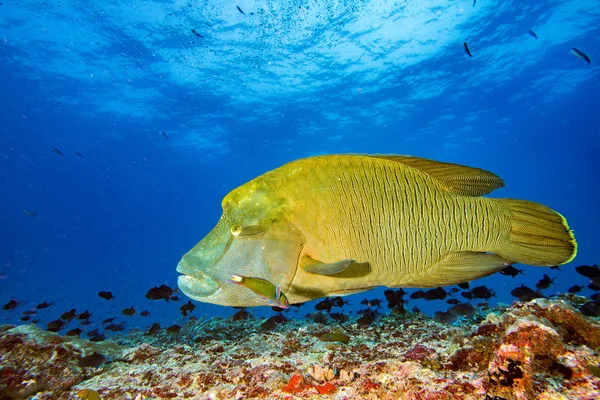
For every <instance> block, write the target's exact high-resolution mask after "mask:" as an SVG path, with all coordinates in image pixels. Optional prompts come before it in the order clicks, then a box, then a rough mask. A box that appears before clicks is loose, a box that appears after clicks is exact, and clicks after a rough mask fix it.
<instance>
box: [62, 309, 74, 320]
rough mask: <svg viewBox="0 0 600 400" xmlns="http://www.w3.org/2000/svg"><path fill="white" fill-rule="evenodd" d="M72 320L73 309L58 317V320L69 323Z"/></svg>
mask: <svg viewBox="0 0 600 400" xmlns="http://www.w3.org/2000/svg"><path fill="white" fill-rule="evenodd" d="M73 318H75V309H74V308H73V309H72V310H71V311H67V312H64V313H62V315H61V316H60V319H62V320H63V321H67V322H69V321H71V320H72V319H73Z"/></svg>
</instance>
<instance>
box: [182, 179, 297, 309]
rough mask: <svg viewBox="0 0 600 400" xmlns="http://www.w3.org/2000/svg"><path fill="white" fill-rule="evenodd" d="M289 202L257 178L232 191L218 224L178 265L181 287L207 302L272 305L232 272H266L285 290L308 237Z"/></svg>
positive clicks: (258, 274) (264, 275)
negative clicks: (291, 215)
mask: <svg viewBox="0 0 600 400" xmlns="http://www.w3.org/2000/svg"><path fill="white" fill-rule="evenodd" d="M285 207H286V202H285V199H283V198H281V197H277V196H274V195H272V193H271V191H270V190H269V189H268V188H267V186H266V185H264V184H260V183H257V182H255V181H250V182H248V183H247V184H245V185H243V186H241V187H239V188H237V189H234V190H233V191H232V192H230V193H229V194H228V195H227V196H226V197H225V198H224V199H223V202H222V208H223V214H222V215H221V218H220V219H219V221H218V223H217V225H216V226H215V227H214V228H213V229H212V230H211V231H210V232H209V233H208V235H206V237H204V239H202V240H201V241H200V242H199V243H198V244H197V245H196V246H194V247H193V248H192V249H191V250H190V251H189V252H188V253H187V254H185V255H184V256H183V258H182V259H181V261H180V262H179V264H178V265H177V272H179V273H181V274H182V275H181V276H179V278H178V282H177V283H178V286H179V288H180V289H181V291H182V292H183V293H184V294H185V295H186V296H188V297H190V298H191V299H193V300H197V301H201V302H206V303H212V304H219V305H224V306H237V307H251V306H263V305H264V306H271V305H272V303H271V302H270V301H269V300H268V299H264V298H261V297H260V296H257V295H256V294H255V293H254V292H252V291H251V290H249V289H248V288H246V287H243V286H239V285H236V284H234V283H232V282H231V276H232V275H243V276H249V277H256V278H262V279H265V280H268V281H270V282H271V283H273V284H274V285H279V286H280V287H281V289H282V291H283V292H284V293H285V292H286V290H287V289H288V288H289V286H290V285H291V282H292V280H293V277H294V274H295V271H296V268H297V265H298V258H299V256H300V252H301V250H302V247H303V245H304V237H303V235H302V233H301V232H300V231H299V230H298V229H296V228H295V227H294V226H293V225H292V224H291V223H290V222H289V221H287V220H286V218H285Z"/></svg>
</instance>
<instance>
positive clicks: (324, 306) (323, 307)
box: [315, 297, 333, 312]
mask: <svg viewBox="0 0 600 400" xmlns="http://www.w3.org/2000/svg"><path fill="white" fill-rule="evenodd" d="M332 307H333V302H332V301H331V299H330V298H329V297H327V298H326V299H325V300H322V301H320V302H318V303H317V304H315V310H317V311H327V312H330V311H331V308H332Z"/></svg>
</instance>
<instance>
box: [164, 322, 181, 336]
mask: <svg viewBox="0 0 600 400" xmlns="http://www.w3.org/2000/svg"><path fill="white" fill-rule="evenodd" d="M179 332H181V326H179V325H177V324H175V325H171V326H170V327H168V328H167V333H173V334H174V333H179Z"/></svg>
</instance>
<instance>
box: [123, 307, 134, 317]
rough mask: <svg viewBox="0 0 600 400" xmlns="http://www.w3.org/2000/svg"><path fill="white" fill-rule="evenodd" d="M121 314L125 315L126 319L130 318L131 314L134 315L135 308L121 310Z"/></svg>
mask: <svg viewBox="0 0 600 400" xmlns="http://www.w3.org/2000/svg"><path fill="white" fill-rule="evenodd" d="M121 313H122V314H123V315H127V316H128V317H131V316H132V315H133V314H135V308H133V307H129V308H125V309H123V311H121Z"/></svg>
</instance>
